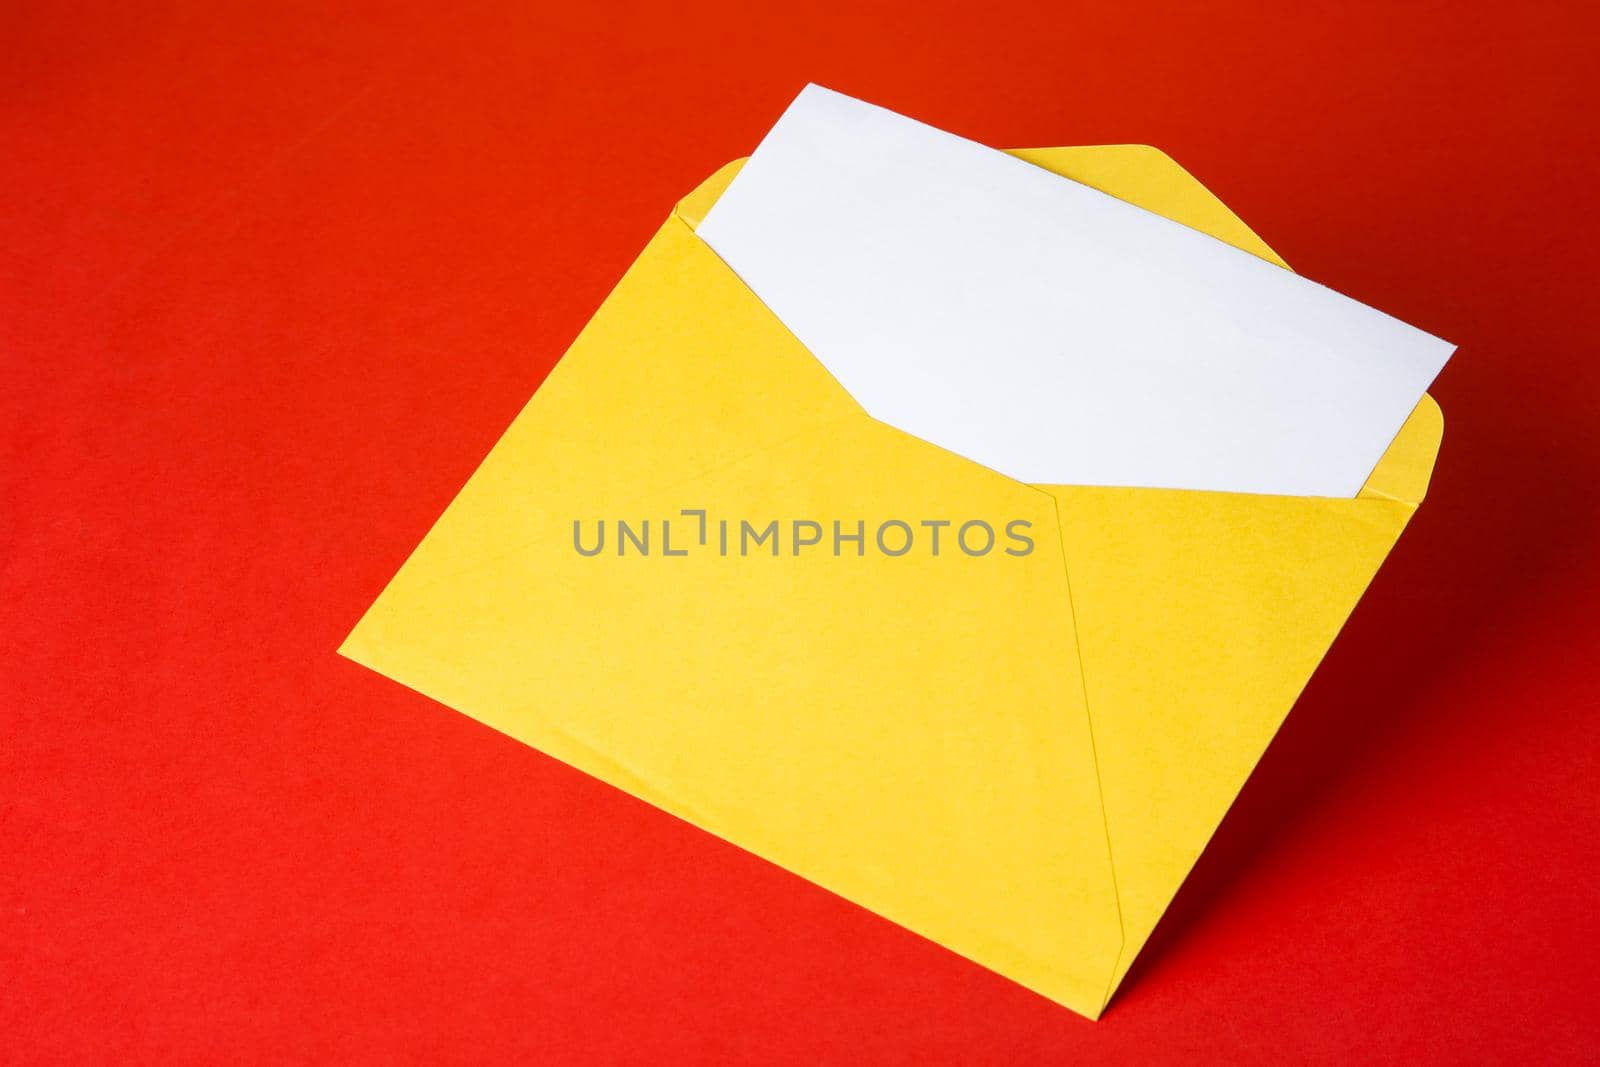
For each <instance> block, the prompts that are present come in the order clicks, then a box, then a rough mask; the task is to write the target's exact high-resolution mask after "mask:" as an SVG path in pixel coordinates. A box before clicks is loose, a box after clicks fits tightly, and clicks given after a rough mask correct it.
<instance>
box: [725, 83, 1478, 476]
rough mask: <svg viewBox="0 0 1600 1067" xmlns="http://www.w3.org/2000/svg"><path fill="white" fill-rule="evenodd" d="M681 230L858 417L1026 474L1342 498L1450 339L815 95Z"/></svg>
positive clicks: (1184, 231)
mask: <svg viewBox="0 0 1600 1067" xmlns="http://www.w3.org/2000/svg"><path fill="white" fill-rule="evenodd" d="M698 232H699V235H700V237H701V238H703V239H704V240H705V241H706V243H707V244H709V245H710V246H711V247H712V248H713V249H714V250H715V251H716V253H717V254H718V255H719V256H721V257H722V259H723V260H724V261H725V262H726V263H727V264H728V265H729V267H731V268H732V269H733V271H734V272H735V273H736V274H738V275H739V277H740V278H741V279H743V281H744V282H745V283H746V284H747V285H748V286H749V287H750V288H751V289H752V290H753V291H754V292H755V294H756V295H757V296H758V297H759V298H760V299H761V300H762V302H764V303H765V304H766V305H767V306H768V307H769V308H770V309H771V310H772V311H773V313H774V314H776V315H777V317H778V318H779V319H780V320H781V321H782V322H783V323H784V325H785V326H787V327H788V328H789V329H790V330H791V331H792V332H793V333H794V334H795V336H796V337H798V338H799V340H800V341H801V342H802V343H803V344H804V345H805V346H806V347H807V348H809V349H810V350H811V352H812V353H813V354H814V355H815V356H816V357H817V358H818V359H819V360H820V361H821V362H822V363H823V365H824V366H826V367H827V368H828V370H829V371H830V372H832V374H833V375H834V376H835V377H836V378H838V380H839V381H840V383H841V384H842V385H843V386H844V387H845V389H847V390H848V391H849V392H850V394H851V395H852V396H854V397H855V398H856V400H858V401H859V402H860V403H861V405H862V406H863V407H864V408H865V409H866V410H867V411H868V412H869V413H870V414H872V415H873V416H875V417H877V418H879V419H881V420H883V421H884V422H887V423H889V424H890V425H892V426H896V427H898V428H900V429H902V430H904V431H906V432H907V433H910V434H913V435H915V436H917V437H920V438H922V439H924V440H926V441H930V442H932V443H934V444H937V445H940V446H942V447H944V448H947V449H949V450H950V451H952V452H955V453H957V454H959V455H962V456H965V457H967V458H968V459H972V460H975V461H976V462H978V463H981V464H984V465H985V466H988V467H991V468H993V469H994V470H997V471H999V472H1000V473H1002V474H1006V475H1009V476H1011V477H1013V478H1016V479H1018V480H1021V481H1025V482H1035V483H1054V484H1070V485H1121V486H1148V487H1160V488H1176V489H1213V490H1224V491H1232V492H1248V493H1278V494H1294V495H1306V496H1342V497H1350V496H1354V495H1355V494H1356V493H1357V492H1359V491H1360V489H1361V486H1362V484H1363V483H1364V482H1365V481H1366V478H1367V475H1368V474H1369V473H1371V471H1372V468H1373V467H1374V466H1375V465H1376V464H1377V462H1378V460H1379V458H1380V457H1381V456H1382V455H1383V452H1384V449H1385V448H1386V447H1387V446H1388V444H1389V442H1390V441H1391V440H1393V438H1394V436H1395V434H1396V432H1397V431H1398V430H1399V429H1400V426H1401V424H1402V423H1403V422H1404V421H1405V419H1406V416H1407V415H1409V414H1410V412H1411V409H1412V408H1413V407H1414V406H1415V405H1416V403H1417V401H1418V400H1419V399H1420V398H1421V396H1422V393H1423V391H1424V390H1425V389H1426V388H1427V387H1428V383H1429V382H1431V381H1432V380H1433V378H1434V376H1435V375H1437V374H1438V373H1439V370H1440V369H1441V368H1442V367H1443V366H1444V362H1445V360H1446V359H1447V358H1449V355H1450V353H1451V351H1452V350H1453V346H1451V345H1450V344H1448V343H1446V342H1444V341H1441V340H1439V339H1438V338H1436V337H1432V336H1430V335H1428V334H1426V333H1424V332H1422V331H1421V330H1418V329H1416V328H1415V327H1412V326H1408V325H1406V324H1405V323H1403V322H1400V321H1399V320H1398V319H1394V318H1391V317H1390V316H1388V315H1385V314H1384V313H1383V312H1381V311H1377V310H1375V309H1373V308H1370V307H1367V306H1366V305H1365V304H1362V303H1360V302H1358V301H1355V300H1352V299H1350V298H1348V297H1345V296H1341V295H1340V294H1338V293H1335V292H1333V291H1332V290H1330V289H1327V288H1325V287H1323V286H1321V285H1318V284H1316V283H1315V282H1311V281H1308V280H1306V279H1304V278H1301V277H1298V276H1297V275H1295V274H1293V273H1291V272H1289V271H1286V270H1284V269H1282V268H1281V267H1277V266H1275V265H1273V264H1270V263H1267V262H1265V261H1263V260H1261V259H1258V258H1256V257H1255V256H1252V255H1250V254H1248V253H1246V252H1242V251H1240V250H1238V249H1236V248H1233V247H1231V246H1229V245H1226V244H1224V243H1222V242H1221V241H1218V240H1215V239H1213V238H1211V237H1208V236H1206V235H1205V234H1202V233H1199V232H1198V231H1196V230H1192V229H1189V228H1188V227H1186V226H1182V225H1179V224H1178V223H1175V222H1172V221H1170V220H1168V219H1164V218H1162V217H1160V216H1158V215H1155V214H1152V213H1150V212H1148V211H1145V210H1143V209H1141V208H1137V207H1134V206H1132V205H1130V204H1127V203H1124V202H1123V201H1120V200H1117V199H1115V198H1114V197H1111V196H1107V195H1106V194H1104V193H1101V192H1098V191H1096V190H1094V189H1090V188H1089V187H1088V186H1085V185H1081V184H1079V183H1077V182H1073V181H1069V180H1068V179H1065V178H1062V177H1059V176H1057V175H1054V174H1051V173H1049V172H1048V171H1045V170H1041V169H1040V168H1038V167H1035V166H1033V165H1032V164H1029V163H1025V162H1022V161H1021V160H1018V159H1016V158H1014V157H1012V156H1008V155H1006V154H1005V153H1003V152H998V151H995V150H993V149H990V148H985V147H984V146H982V145H979V144H976V143H974V142H972V141H968V140H965V139H963V138H960V137H956V136H954V135H953V134H948V133H944V132H942V131H940V130H936V129H934V128H932V127H931V126H926V125H923V124H922V123H919V122H915V121H913V120H911V119H908V118H905V117H903V116H901V115H896V114H895V113H893V112H891V111H886V110H884V109H883V108H879V107H875V106H873V105H871V104H866V103H863V102H861V101H859V100H854V99H851V98H850V97H847V96H842V95H840V94H839V93H835V92H832V91H830V90H827V89H823V88H820V87H818V86H814V85H813V86H809V87H807V88H806V89H805V91H804V92H802V93H801V94H800V96H799V97H798V98H797V99H796V100H795V101H794V103H793V104H792V105H790V107H789V109H788V110H787V111H786V112H784V114H783V117H782V118H781V119H779V120H778V123H777V125H776V126H774V127H773V128H772V130H771V132H769V133H768V134H767V136H766V138H765V139H764V140H763V141H762V142H761V145H760V147H759V148H757V149H756V152H755V154H754V155H753V156H752V157H751V159H750V161H749V162H748V163H747V164H746V165H745V167H744V169H743V170H742V171H740V173H739V175H738V176H737V177H736V178H735V179H734V180H733V183H732V184H731V185H730V186H729V188H728V189H727V191H726V192H725V193H723V195H722V197H721V199H720V200H718V201H717V203H716V205H715V206H714V207H713V208H712V209H711V211H710V212H709V213H708V214H707V216H706V217H705V219H704V221H702V222H701V224H700V226H699V228H698Z"/></svg>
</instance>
